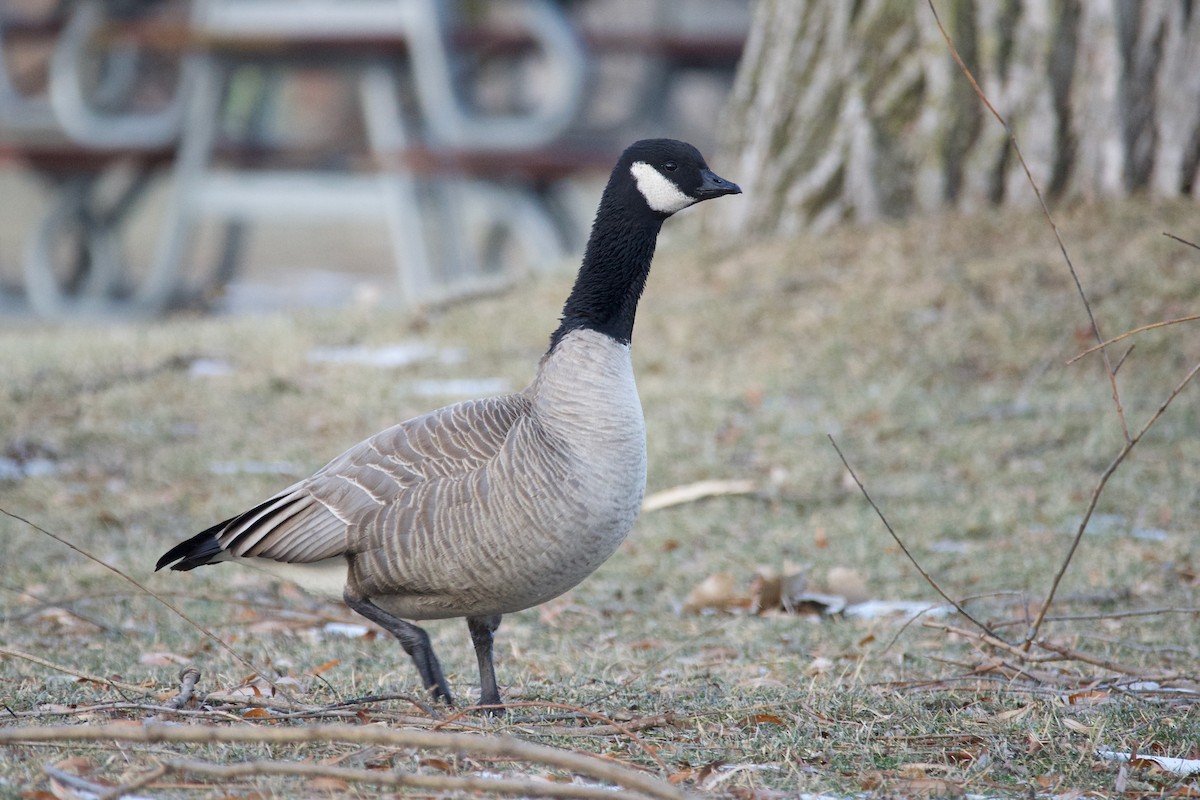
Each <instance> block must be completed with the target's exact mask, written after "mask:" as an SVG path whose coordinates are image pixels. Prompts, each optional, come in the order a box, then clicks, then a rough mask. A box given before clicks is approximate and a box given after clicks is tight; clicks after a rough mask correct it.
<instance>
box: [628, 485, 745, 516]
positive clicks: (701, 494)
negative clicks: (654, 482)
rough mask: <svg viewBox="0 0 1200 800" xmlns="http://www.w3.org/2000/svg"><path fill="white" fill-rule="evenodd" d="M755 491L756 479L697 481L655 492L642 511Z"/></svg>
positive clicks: (646, 500)
mask: <svg viewBox="0 0 1200 800" xmlns="http://www.w3.org/2000/svg"><path fill="white" fill-rule="evenodd" d="M753 491H754V481H747V480H740V481H739V480H731V481H722V480H710V481H697V482H696V483H689V484H685V485H683V486H675V487H673V488H671V489H664V490H662V491H661V492H655V493H654V494H652V495H650V496H649V497H647V498H646V499H645V500H644V501H643V502H642V511H657V510H659V509H662V508H670V507H671V506H677V505H682V504H683V503H691V502H694V501H696V500H701V499H703V498H705V497H713V496H716V495H723V494H750V493H751V492H753Z"/></svg>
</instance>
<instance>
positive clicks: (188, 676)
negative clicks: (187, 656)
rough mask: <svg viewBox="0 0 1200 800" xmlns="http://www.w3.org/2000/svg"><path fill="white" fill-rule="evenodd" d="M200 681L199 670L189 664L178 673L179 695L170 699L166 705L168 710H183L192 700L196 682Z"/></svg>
mask: <svg viewBox="0 0 1200 800" xmlns="http://www.w3.org/2000/svg"><path fill="white" fill-rule="evenodd" d="M199 680H200V670H198V669H196V668H195V667H194V666H192V665H191V664H188V665H187V666H186V667H184V668H183V669H181V670H180V671H179V694H177V695H175V696H174V697H172V698H171V701H170V702H169V703H167V705H168V706H169V707H170V708H183V707H184V706H186V705H187V704H188V701H189V700H191V699H192V694H193V693H194V692H195V691H196V682H197V681H199Z"/></svg>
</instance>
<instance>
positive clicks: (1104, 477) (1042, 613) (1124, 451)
mask: <svg viewBox="0 0 1200 800" xmlns="http://www.w3.org/2000/svg"><path fill="white" fill-rule="evenodd" d="M1197 372H1200V363H1198V364H1196V366H1194V367H1192V368H1191V370H1189V371H1188V374H1187V375H1185V376H1184V378H1183V380H1182V381H1180V382H1179V385H1177V386H1176V387H1175V388H1174V389H1172V390H1171V394H1170V395H1168V396H1167V399H1166V400H1163V402H1162V404H1161V405H1160V406H1159V407H1158V410H1157V411H1155V412H1154V414H1153V415H1152V416H1151V417H1150V419H1148V420H1146V424H1145V425H1143V426H1142V429H1141V430H1140V431H1138V432H1137V435H1136V436H1134V437H1133V438H1131V439H1129V440H1128V441H1126V442H1125V446H1124V447H1122V448H1121V452H1119V453H1117V457H1116V458H1114V459H1113V460H1112V463H1111V464H1109V465H1108V467H1107V468H1106V469H1105V470H1104V472H1103V473H1102V474H1101V475H1100V480H1098V481H1097V482H1096V488H1095V489H1093V490H1092V497H1091V500H1089V501H1088V507H1087V511H1085V512H1084V515H1083V519H1082V520H1081V521H1080V523H1079V527H1078V528H1077V529H1076V531H1075V538H1074V539H1072V540H1071V546H1070V548H1069V549H1068V550H1067V557H1066V558H1065V559H1064V560H1063V563H1062V566H1061V567H1059V568H1058V572H1057V573H1056V574H1055V576H1054V580H1053V582H1052V583H1051V584H1050V591H1049V592H1047V593H1046V599H1045V600H1043V601H1042V605H1041V608H1039V609H1038V614H1037V618H1036V619H1034V621H1033V624H1032V625H1031V626H1030V627H1029V630H1028V631H1027V632H1026V633H1025V647H1026V648H1028V647H1029V644H1030V642H1032V641H1033V640H1034V639H1036V638H1037V635H1038V631H1039V630H1041V627H1042V620H1044V619H1045V618H1046V612H1048V611H1049V610H1050V604H1051V603H1052V602H1053V601H1054V595H1055V594H1057V593H1058V585H1059V584H1060V583H1061V582H1062V579H1063V575H1065V574H1066V572H1067V567H1068V566H1070V564H1071V559H1072V558H1073V557H1074V556H1075V551H1076V550H1077V549H1078V548H1079V542H1080V541H1082V539H1083V532H1084V531H1085V530H1087V525H1088V522H1089V521H1090V520H1091V518H1092V514H1093V513H1094V512H1095V510H1096V504H1097V503H1098V502H1100V495H1101V493H1103V492H1104V487H1105V486H1106V485H1108V479H1109V478H1111V477H1112V475H1113V473H1114V472H1116V471H1117V467H1119V466H1121V462H1123V461H1124V460H1125V457H1126V456H1128V455H1129V452H1130V451H1131V450H1133V448H1134V447H1136V446H1137V443H1138V442H1140V441H1141V440H1142V437H1143V436H1145V435H1146V431H1148V430H1150V428H1151V427H1152V426H1153V425H1154V423H1156V422H1158V419H1159V417H1161V416H1162V415H1163V414H1164V413H1165V412H1166V410H1167V407H1168V406H1169V405H1171V401H1173V400H1174V399H1175V398H1176V397H1177V396H1178V395H1179V393H1180V392H1182V391H1183V390H1184V388H1185V387H1186V386H1187V385H1188V384H1189V383H1191V382H1192V378H1194V377H1196V373H1197Z"/></svg>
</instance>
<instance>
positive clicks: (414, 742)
mask: <svg viewBox="0 0 1200 800" xmlns="http://www.w3.org/2000/svg"><path fill="white" fill-rule="evenodd" d="M113 741H118V742H136V743H140V744H156V743H162V742H170V743H175V744H185V743H186V744H231V743H236V744H273V745H282V744H314V743H316V744H329V743H334V742H338V743H350V744H364V745H378V746H382V747H410V748H421V749H426V750H439V751H451V752H459V753H470V754H473V755H477V756H486V757H491V758H499V759H511V760H514V761H521V762H527V763H536V764H542V765H544V766H549V767H555V768H558V769H562V770H566V771H569V772H572V773H574V774H577V775H582V776H586V777H589V778H592V779H595V780H599V781H604V782H607V783H610V784H615V785H617V786H621V787H623V788H624V789H627V790H632V791H636V792H639V793H641V794H642V795H645V796H649V797H656V798H669V799H670V800H682V798H683V797H684V795H683V792H682V791H680V790H679V789H678V788H677V787H675V786H672V785H671V784H669V783H667V782H666V781H664V780H662V779H660V778H657V777H654V776H652V775H647V774H645V773H642V772H638V771H636V770H633V769H630V768H629V767H626V766H623V765H621V764H617V763H614V762H612V761H606V760H604V759H601V758H599V757H596V756H590V755H583V754H580V753H572V752H568V751H565V750H557V749H555V748H552V747H546V746H545V745H539V744H533V743H531V742H525V741H522V740H520V739H517V738H515V737H512V736H491V735H482V734H470V733H446V732H442V731H423V730H403V729H392V728H384V727H380V726H375V725H368V726H363V725H310V726H305V727H270V728H268V727H257V726H246V727H237V728H230V727H218V726H211V725H209V726H182V725H164V724H158V723H151V724H147V725H143V726H140V727H135V726H131V725H127V724H119V723H118V724H107V725H57V726H46V727H33V728H0V745H6V744H17V743H22V742H113ZM272 763H280V762H272ZM575 788H578V787H575ZM522 791H525V789H522ZM549 796H556V795H549ZM557 796H566V795H557ZM606 796H608V797H611V796H612V793H611V791H609V793H608V794H607V795H606Z"/></svg>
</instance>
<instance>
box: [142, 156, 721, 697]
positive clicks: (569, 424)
mask: <svg viewBox="0 0 1200 800" xmlns="http://www.w3.org/2000/svg"><path fill="white" fill-rule="evenodd" d="M740 191H741V189H739V188H738V186H737V185H736V184H734V183H730V182H729V181H726V180H724V179H722V178H719V177H717V175H715V174H714V173H713V172H712V170H710V169H709V168H708V165H707V164H705V162H704V157H703V156H701V155H700V152H699V151H698V150H696V148H694V147H692V146H691V145H689V144H686V143H685V142H679V141H675V140H672V139H647V140H643V141H639V142H636V143H634V144H633V145H631V146H630V147H629V148H628V149H626V150H625V152H624V153H623V154H622V155H621V157H620V160H618V161H617V165H616V167H614V169H613V172H612V175H611V176H610V177H609V180H608V184H607V186H606V187H605V189H604V194H603V197H602V198H601V200H600V207H599V210H598V211H597V213H596V219H595V222H594V223H593V225H592V232H591V235H590V237H589V239H588V243H587V249H586V252H585V254H584V257H583V263H582V265H581V267H580V270H579V275H578V277H577V278H576V280H575V285H574V287H573V288H572V290H571V294H570V296H569V297H568V298H567V302H566V304H565V305H564V306H563V312H562V319H561V322H560V324H559V326H558V328H557V330H555V331H554V333H553V335H552V336H551V338H550V347H549V349H548V350H547V352H546V354H545V355H544V356H543V357H542V360H541V362H540V363H539V365H538V370H537V374H536V376H535V377H534V379H533V381H532V382H531V383H530V384H529V386H527V387H526V388H525V389H524V390H522V391H520V392H517V393H515V394H511V395H504V396H500V397H492V398H487V399H483V400H473V401H468V402H463V403H457V404H454V405H451V406H447V407H445V408H442V409H439V410H437V411H433V412H430V413H428V414H425V415H423V416H420V417H416V418H414V419H411V420H408V421H407V422H402V423H400V424H399V425H395V426H393V427H391V428H388V429H387V430H385V431H382V432H381V433H378V434H376V435H374V436H372V437H371V438H369V439H367V440H366V441H364V442H361V443H360V444H358V445H355V446H354V447H352V448H350V449H349V450H347V451H346V452H345V453H343V454H342V455H340V456H338V457H337V458H335V459H334V460H333V461H331V462H330V463H329V464H327V465H326V466H325V467H323V468H322V469H320V470H319V471H318V472H316V473H315V474H314V475H313V476H312V477H310V478H306V479H305V480H302V481H300V482H299V483H296V484H294V485H292V486H290V487H288V488H287V489H284V490H283V491H282V492H280V493H279V494H277V495H275V496H274V497H271V498H270V499H268V500H267V501H265V502H263V503H260V504H259V505H257V506H255V507H254V508H252V509H250V510H249V511H246V512H244V513H241V514H238V515H237V516H235V517H232V518H231V519H228V520H225V521H224V522H221V523H219V524H217V525H214V526H213V527H211V528H208V529H207V530H205V531H203V532H201V533H199V534H197V535H196V536H193V537H192V538H190V539H188V540H186V541H184V542H181V543H180V544H178V545H176V546H175V547H173V548H171V549H170V550H169V551H167V553H166V554H164V555H163V557H162V558H160V559H159V560H158V565H157V567H156V569H162V568H163V567H165V566H168V565H170V567H171V569H175V570H190V569H195V568H196V567H198V566H201V565H204V564H212V563H217V562H220V561H227V560H230V559H253V560H254V561H255V562H256V563H258V564H260V565H265V566H266V565H276V566H282V565H285V564H304V565H312V564H318V563H321V562H333V563H334V564H337V563H341V564H342V565H344V569H345V586H344V588H343V589H342V597H343V598H344V600H345V601H346V603H347V605H349V606H350V608H352V609H353V610H354V611H356V612H358V613H359V614H361V615H363V616H364V617H366V618H367V619H370V620H372V621H374V622H376V623H378V624H379V625H381V626H383V628H385V629H386V630H388V631H389V632H391V633H392V634H393V635H394V636H395V637H396V638H397V639H399V640H400V644H401V645H402V646H403V648H404V650H405V652H407V653H408V654H409V655H410V656H411V657H412V659H413V662H414V663H415V664H416V667H417V670H418V672H419V673H420V675H421V680H422V681H423V682H424V685H425V688H426V690H427V691H429V692H430V693H431V694H432V695H433V696H434V697H435V698H439V699H441V700H444V701H445V702H447V703H449V702H451V695H450V689H449V687H448V686H447V683H446V678H445V676H444V675H443V674H442V669H441V666H440V664H439V663H438V660H437V657H436V656H435V655H434V653H433V649H432V647H431V645H430V642H429V636H428V635H427V634H426V633H425V631H424V630H422V629H421V628H419V627H417V626H416V625H414V624H413V623H411V622H408V621H406V620H427V619H442V618H448V617H465V618H466V620H467V626H468V628H469V630H470V633H471V639H472V641H473V643H474V646H475V652H476V656H477V659H478V663H479V677H480V688H481V693H480V703H481V704H482V705H493V706H494V705H499V704H500V693H499V691H498V690H497V687H496V677H495V671H494V669H493V666H492V634H493V632H494V631H495V630H496V628H497V626H498V625H499V624H500V617H501V615H502V614H506V613H510V612H514V611H519V610H522V609H525V608H530V607H532V606H535V605H538V604H540V603H543V602H545V601H547V600H549V599H551V598H553V597H556V596H558V595H559V594H562V593H563V592H565V591H567V590H568V589H570V588H571V587H573V586H575V585H576V584H578V583H579V582H580V581H581V580H583V579H584V578H585V577H587V576H588V575H589V574H591V573H592V572H593V571H594V570H595V569H596V568H597V567H598V566H600V564H602V563H603V562H604V561H605V560H606V559H607V558H608V557H609V556H610V555H612V553H613V552H614V551H615V550H616V549H617V547H618V545H620V543H621V541H622V540H623V539H624V538H625V536H626V534H628V533H629V531H630V529H631V528H632V527H633V522H634V520H635V519H636V517H637V514H638V510H639V508H640V507H641V503H642V497H643V494H644V492H645V486H646V435H645V426H644V423H643V419H642V408H641V403H640V401H639V400H638V395H637V389H636V387H635V386H634V379H633V368H632V364H631V361H630V338H631V336H632V333H633V322H634V316H635V313H636V311H637V304H638V299H639V298H640V297H641V294H642V289H643V287H644V286H645V282H646V276H647V274H648V273H649V271H650V262H651V259H652V258H653V256H654V246H655V242H656V240H657V237H658V232H659V229H660V228H661V227H662V224H663V221H664V220H666V219H667V218H668V217H670V216H671V215H672V214H674V213H676V212H678V211H681V210H683V209H684V208H687V207H688V206H691V205H694V204H696V203H699V202H701V201H703V200H708V199H710V198H713V197H720V196H721V195H726V194H737V193H739V192H740ZM339 582H340V579H339Z"/></svg>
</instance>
